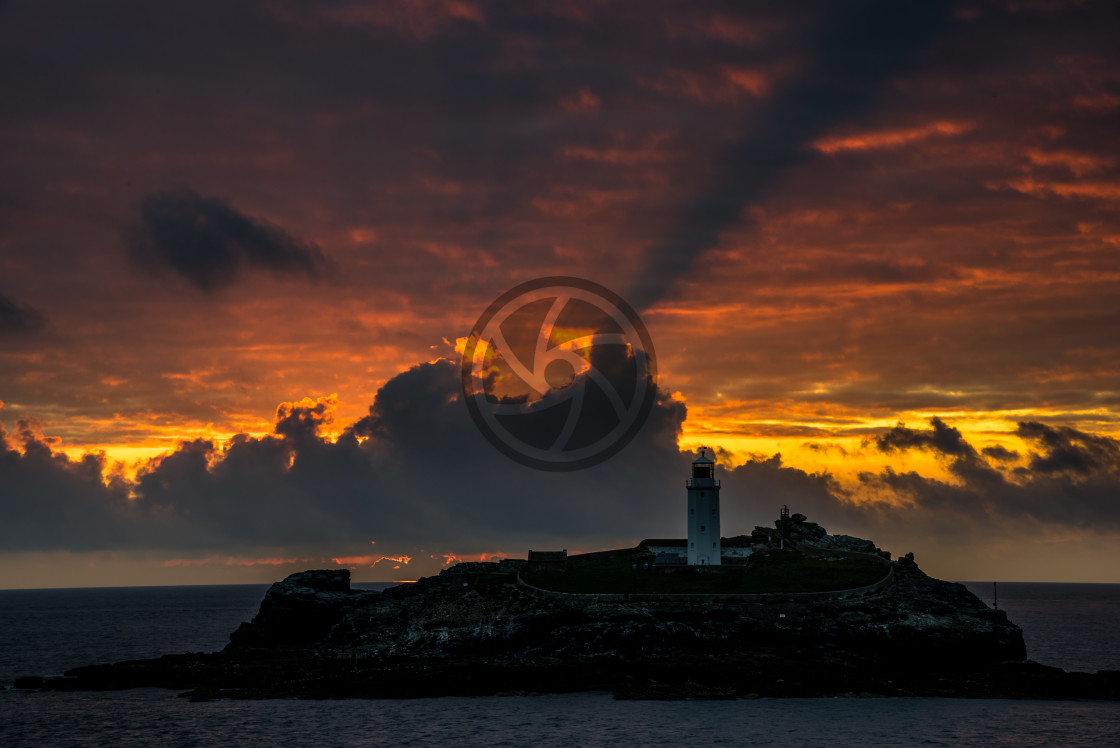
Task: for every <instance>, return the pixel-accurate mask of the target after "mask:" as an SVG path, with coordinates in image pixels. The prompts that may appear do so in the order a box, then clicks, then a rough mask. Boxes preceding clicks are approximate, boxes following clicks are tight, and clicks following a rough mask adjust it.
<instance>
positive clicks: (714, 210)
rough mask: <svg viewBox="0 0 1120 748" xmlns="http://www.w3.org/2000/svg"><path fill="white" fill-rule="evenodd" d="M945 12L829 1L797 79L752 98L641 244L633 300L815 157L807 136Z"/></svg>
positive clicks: (815, 134)
mask: <svg viewBox="0 0 1120 748" xmlns="http://www.w3.org/2000/svg"><path fill="white" fill-rule="evenodd" d="M950 20H951V8H950V7H949V6H948V5H945V4H943V3H932V2H918V3H897V2H891V1H890V0H872V1H870V2H867V1H864V2H857V3H831V4H827V7H826V8H825V12H824V13H823V14H822V15H821V16H820V17H818V18H817V19H816V27H815V29H814V30H813V32H812V33H810V34H809V35H808V36H807V37H806V38H804V39H802V41H803V43H804V44H805V47H804V50H803V51H804V54H805V56H804V58H803V60H802V63H801V66H800V69H799V71H798V74H797V76H796V77H795V79H794V80H792V81H790V82H785V83H782V84H779V85H778V90H777V91H776V92H775V93H774V94H773V95H772V96H771V97H769V98H767V99H764V100H763V101H761V102H760V106H759V110H758V111H756V112H752V116H751V118H750V119H749V120H748V121H747V122H745V123H744V124H743V126H742V129H743V132H742V134H741V135H740V136H739V137H738V138H737V139H736V140H735V141H734V142H733V143H732V144H731V145H730V147H729V148H728V149H727V150H726V151H725V152H724V153H723V154H722V155H721V157H720V158H719V160H718V166H716V174H717V175H716V178H715V179H714V181H713V183H712V184H711V185H709V187H708V188H707V189H705V190H703V191H701V192H700V193H699V194H696V195H693V196H691V197H690V198H689V199H688V200H687V203H686V207H685V208H684V211H683V216H682V217H681V218H680V222H679V224H678V225H677V226H676V227H674V228H673V229H672V230H671V231H670V234H669V237H668V238H667V239H665V241H664V242H661V243H659V244H656V245H654V246H653V247H651V248H650V249H649V251H648V253H647V254H648V261H647V265H646V267H645V270H644V276H643V280H642V281H640V283H639V285H637V286H636V287H635V288H633V289H632V290H631V295H632V298H633V299H634V300H635V303H636V305H637V306H638V307H639V308H646V307H649V306H650V305H652V304H654V303H655V302H657V301H659V300H660V299H661V298H662V297H663V296H665V294H666V293H668V292H669V290H670V288H671V287H672V285H673V283H674V282H675V281H676V280H678V279H680V278H682V277H685V276H687V274H688V271H689V269H690V267H691V265H692V264H693V262H694V261H695V260H696V259H697V258H698V257H699V256H700V255H701V254H702V253H703V252H705V251H706V250H709V249H711V248H713V247H714V246H715V245H716V243H717V242H718V241H719V239H720V236H721V234H722V233H723V231H724V230H725V229H726V228H727V227H728V226H729V225H731V224H732V223H733V222H736V221H738V220H740V219H741V217H742V213H743V211H744V210H745V209H747V208H749V207H750V206H751V205H752V204H755V203H757V202H759V201H761V200H763V199H764V198H765V197H766V196H767V195H768V194H769V192H770V190H771V189H772V188H773V187H774V185H775V183H776V181H777V180H778V178H779V177H780V176H781V174H782V172H783V171H784V170H785V169H787V168H789V167H791V166H794V165H795V164H798V163H801V162H803V161H805V160H806V159H807V158H810V157H811V156H812V155H813V152H812V148H811V147H810V145H811V143H812V141H813V140H815V139H816V138H819V137H820V136H821V135H823V134H824V133H827V132H829V131H830V130H833V129H835V128H837V127H841V126H843V125H845V124H846V123H847V122H848V121H849V120H851V119H852V118H854V117H855V116H857V115H859V114H860V113H862V112H864V111H865V110H866V109H867V108H868V107H869V106H870V105H871V104H872V102H873V100H874V96H875V94H877V93H879V89H880V87H881V86H882V85H883V84H884V83H885V82H886V81H888V80H889V79H890V77H891V76H893V75H898V74H900V73H902V72H903V71H904V70H906V68H907V67H908V65H909V64H910V63H911V62H912V61H913V60H914V57H915V55H916V54H917V53H918V52H919V51H920V50H921V47H922V46H923V44H924V43H925V42H927V41H928V40H929V39H931V38H933V37H934V36H936V35H937V34H939V33H941V32H943V31H944V30H945V29H946V28H947V27H948V25H949V21H950Z"/></svg>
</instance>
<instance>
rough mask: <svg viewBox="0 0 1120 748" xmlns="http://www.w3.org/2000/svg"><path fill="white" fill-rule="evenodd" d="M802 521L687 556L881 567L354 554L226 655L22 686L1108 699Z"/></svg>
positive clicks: (953, 602) (964, 605)
mask: <svg viewBox="0 0 1120 748" xmlns="http://www.w3.org/2000/svg"><path fill="white" fill-rule="evenodd" d="M795 520H796V521H794V522H793V523H792V524H793V525H796V527H794V526H791V524H790V521H789V520H785V522H786V524H785V525H782V524H781V522H782V521H779V523H777V524H778V527H777V530H778V531H782V538H781V545H783V546H786V545H787V543H788V546H787V550H784V551H778V550H776V549H775V548H773V547H768V545H767V543H768V541H772V540H773V539H774V538H773V535H774V533H775V531H774V530H771V529H769V528H756V530H755V533H754V539H755V540H756V541H757V544H756V547H757V550H756V553H757V554H758V555H757V556H756V557H755V559H754V560H753V561H752V562H751V563H747V564H744V565H743V566H742V567H741V568H727V567H725V568H723V569H718V567H717V568H716V569H715V570H695V569H694V570H691V572H692V573H696V574H701V573H707V574H709V575H711V574H718V575H720V576H722V577H724V578H725V579H732V578H733V575H739V578H741V579H743V580H748V579H750V577H751V575H752V573H753V572H752V567H756V566H758V568H762V567H761V566H760V565H759V564H760V562H761V559H762V558H764V557H765V556H766V554H767V553H770V554H774V553H778V554H783V553H784V554H792V555H789V556H788V558H789V559H791V560H793V561H797V562H799V563H800V562H801V561H803V560H804V559H806V558H810V559H813V560H814V562H816V563H819V564H825V565H827V564H828V563H842V562H851V561H854V560H857V559H856V557H857V556H858V557H861V559H860V560H862V561H863V562H864V563H865V564H866V563H867V561H868V559H872V558H874V559H878V561H877V563H878V564H879V567H878V568H879V569H880V571H879V573H878V574H877V577H878V579H877V581H874V582H873V583H871V584H864V585H862V586H860V587H858V588H847V589H834V590H827V591H821V590H816V591H808V592H805V591H801V592H797V591H791V592H781V591H778V592H773V591H771V592H763V593H757V592H712V593H701V594H680V593H675V592H669V593H664V592H656V591H654V592H650V591H649V586H648V584H647V586H646V588H645V589H646V591H644V592H627V591H625V590H624V589H621V588H620V589H619V590H617V591H616V592H611V593H605V592H589V593H578V592H575V593H573V592H561V591H556V590H552V589H545V588H543V587H538V586H536V585H535V584H533V583H532V582H533V581H534V580H540V579H547V578H548V577H547V576H541V575H540V574H534V573H533V572H532V569H531V568H527V565H526V563H525V562H524V561H522V562H517V563H460V564H458V565H456V566H453V567H450V568H448V569H445V570H443V572H442V573H440V574H439V575H438V576H434V577H427V578H424V579H420V580H419V581H417V582H415V583H412V584H403V585H399V586H396V587H391V588H389V589H386V590H384V591H381V592H376V591H357V590H353V589H351V587H350V572H349V571H348V570H312V571H305V572H301V573H298V574H293V575H291V576H289V577H288V578H287V579H285V580H283V581H281V582H277V583H276V584H274V585H272V587H271V589H269V591H268V592H267V594H266V595H265V598H264V601H263V602H262V603H261V607H260V610H259V612H258V613H257V615H256V616H255V617H254V618H253V620H252V621H250V622H248V623H243V624H242V625H241V627H240V628H238V629H237V630H236V631H234V632H233V633H232V635H231V637H230V642H229V644H228V646H227V647H226V648H225V649H224V650H223V651H221V652H215V653H206V654H203V653H198V654H181V655H166V656H164V657H161V658H158V659H153V660H138V661H130V662H121V663H116V664H112V665H94V666H88V667H80V668H76V669H74V670H71V671H69V672H67V673H66V675H65V677H62V678H55V679H51V680H48V681H46V682H45V683H42V684H38V683H36V684H34V685H37V686H39V685H41V687H42V688H45V689H49V690H102V689H121V688H132V687H140V686H156V687H163V688H172V689H178V690H181V691H184V692H185V693H184V695H185V696H189V697H190V698H192V699H196V700H203V699H211V698H280V697H297V698H346V697H365V698H379V697H385V698H400V697H420V696H445V695H491V694H513V693H549V692H551V693H556V692H572V691H609V692H613V693H614V695H615V697H616V698H645V699H649V698H709V699H710V698H726V699H733V698H755V697H759V696H767V697H782V696H790V697H792V696H801V697H803V696H852V695H861V696H862V695H874V696H948V697H989V698H1046V699H1053V698H1092V699H1117V698H1120V672H1115V671H1102V672H1098V673H1095V674H1089V673H1067V672H1065V671H1063V670H1061V669H1059V668H1053V667H1046V666H1043V665H1039V664H1037V663H1034V662H1031V661H1029V660H1027V652H1026V649H1025V646H1024V643H1023V636H1022V631H1021V630H1020V628H1019V627H1018V626H1016V625H1015V624H1014V623H1012V622H1010V621H1009V620H1008V619H1007V616H1006V615H1005V614H1004V612H1003V611H1001V610H993V609H991V608H989V607H988V606H987V605H985V604H984V603H983V602H982V601H981V600H980V599H979V598H977V597H976V596H975V595H973V594H972V593H970V592H969V591H968V590H967V589H966V588H965V587H964V586H963V585H960V584H955V583H950V582H944V581H940V580H937V579H933V578H931V577H929V576H927V575H926V574H925V573H923V572H922V571H921V569H919V568H918V565H917V563H915V561H914V558H913V556H912V555H909V554H908V555H907V556H904V557H903V558H900V559H898V560H893V561H892V560H890V559H889V554H886V553H885V552H883V551H880V550H879V549H878V548H876V547H875V546H874V544H873V543H870V542H869V541H863V540H860V539H858V538H846V536H830V535H828V534H827V533H825V532H824V531H823V529H822V528H819V526H817V525H815V524H813V523H808V522H805V521H804V518H803V517H799V516H795ZM789 546H792V547H793V549H794V550H789V549H788V547H789ZM856 549H858V550H856ZM612 554H613V555H612ZM587 556H588V557H584V558H581V557H580V556H572V557H569V559H568V561H567V564H568V569H569V570H574V569H577V568H578V566H579V564H580V563H590V562H591V561H597V562H600V563H601V562H602V559H603V558H608V559H612V558H613V559H616V560H617V559H619V558H621V559H622V561H621V562H617V563H616V564H615V565H616V566H617V567H620V568H623V569H624V572H623V574H625V573H630V574H633V575H641V574H646V575H652V574H658V573H662V572H661V571H660V570H655V569H652V568H650V566H649V563H648V561H646V560H643V559H650V558H652V555H650V554H649V549H648V548H647V547H643V546H642V545H639V546H638V547H637V548H635V549H624V550H620V551H615V552H610V553H606V554H602V553H601V554H587ZM778 558H787V556H781V555H779V556H778ZM631 562H632V563H631ZM587 568H591V567H587ZM678 571H680V570H678ZM686 571H688V570H686ZM573 578H574V577H573ZM666 578H668V576H666ZM865 581H866V580H865ZM678 582H679V579H678ZM28 685H31V684H28Z"/></svg>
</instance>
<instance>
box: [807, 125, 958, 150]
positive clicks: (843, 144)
mask: <svg viewBox="0 0 1120 748" xmlns="http://www.w3.org/2000/svg"><path fill="white" fill-rule="evenodd" d="M974 127H975V125H974V124H972V123H971V122H953V121H941V122H934V123H933V124H929V125H923V126H922V127H912V128H910V129H906V130H880V131H878V132H868V133H862V134H859V135H849V136H845V137H834V138H824V139H822V140H818V141H817V142H815V143H813V147H814V148H816V149H817V150H818V151H821V152H822V153H838V152H840V151H867V150H873V149H879V148H898V147H899V146H903V145H907V144H909V143H913V142H915V141H919V140H925V139H927V138H931V137H934V136H938V135H961V134H962V133H966V132H969V131H970V130H972V129H973V128H974Z"/></svg>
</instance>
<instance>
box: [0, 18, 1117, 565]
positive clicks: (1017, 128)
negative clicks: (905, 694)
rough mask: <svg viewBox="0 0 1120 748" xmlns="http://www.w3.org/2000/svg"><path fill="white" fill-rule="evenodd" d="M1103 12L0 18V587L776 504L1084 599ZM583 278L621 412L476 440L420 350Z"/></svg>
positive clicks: (660, 526) (427, 551) (1105, 64)
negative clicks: (622, 425) (594, 303)
mask: <svg viewBox="0 0 1120 748" xmlns="http://www.w3.org/2000/svg"><path fill="white" fill-rule="evenodd" d="M1117 39H1120V13H1117V12H1116V8H1115V6H1114V4H1112V3H1103V2H1102V3H1093V2H1087V3H1077V2H1048V1H1046V0H1038V1H1037V2H1035V1H1031V0H1026V1H1024V2H960V3H923V2H895V1H893V0H892V1H887V0H879V1H873V2H868V1H863V2H835V1H834V0H822V1H821V2H814V3H808V2H804V3H770V2H753V3H752V2H746V3H744V2H699V3H679V2H656V1H651V0H643V1H642V2H631V3H627V2H622V3H614V2H612V3H608V2H564V1H563V0H548V1H547V2H526V1H525V0H517V1H516V2H470V1H468V0H408V1H401V2H392V3H390V2H353V1H349V0H329V1H324V2H310V1H308V2H295V1H287V0H278V1H277V0H268V1H266V0H236V1H233V2H229V1H225V0H223V1H222V2H189V3H188V2H157V3H152V2H141V1H140V0H131V1H124V2H114V1H112V0H107V1H106V2H98V3H89V2H79V1H78V0H70V1H66V0H60V1H59V2H43V1H40V0H36V1H30V0H27V1H23V0H11V1H9V2H4V3H0V102H3V103H2V105H0V424H2V430H0V587H66V586H86V585H129V584H198V583H226V582H271V581H274V580H276V579H279V578H282V577H283V576H284V575H285V574H287V573H290V572H292V571H299V570H302V569H305V568H339V567H343V566H345V567H349V568H352V569H353V570H354V578H355V579H356V580H362V581H365V580H370V581H372V580H393V579H415V578H417V577H418V576H423V575H426V574H431V573H435V572H436V571H438V569H439V568H441V567H443V566H444V565H445V564H447V563H450V562H453V561H454V560H455V559H462V560H478V559H480V558H488V557H491V556H494V555H498V556H501V555H512V556H521V557H524V554H525V551H526V550H527V549H528V548H538V549H546V548H547V549H551V548H567V549H568V551H569V552H573V553H574V552H578V551H591V550H599V549H602V548H609V547H618V546H622V545H633V544H634V543H635V542H636V541H638V540H640V539H641V538H643V537H680V536H683V535H684V532H685V516H684V505H685V504H684V502H685V489H684V479H685V478H686V477H687V465H688V462H689V461H690V460H691V459H692V456H693V454H694V450H695V449H696V448H697V447H698V446H700V445H707V446H710V447H713V448H715V449H717V450H718V453H719V456H720V468H719V475H718V476H717V477H720V478H721V479H722V480H723V486H724V487H723V492H722V493H723V535H724V536H730V535H736V534H740V533H749V532H750V530H751V528H752V527H753V526H754V525H764V524H771V523H772V522H773V521H774V520H775V519H776V518H777V516H778V513H779V510H780V508H781V506H782V505H783V504H788V505H789V507H790V510H791V511H793V512H801V513H804V514H806V515H808V517H809V519H810V520H815V521H819V522H821V523H822V524H823V525H824V526H825V527H826V528H827V529H828V530H830V531H832V532H837V533H847V534H852V535H858V536H862V537H869V538H872V539H874V540H875V541H876V542H877V543H878V544H879V545H880V546H881V547H883V548H885V549H887V550H890V551H892V552H894V553H895V554H896V555H901V554H903V553H905V552H907V551H913V552H914V553H915V555H916V557H917V560H918V563H919V564H920V565H921V566H922V568H923V569H925V570H926V571H927V572H929V573H931V574H933V575H935V576H940V577H942V578H947V579H957V580H988V579H998V580H1031V581H1106V582H1120V441H1118V439H1120V47H1118V45H1117ZM551 275H564V276H575V277H579V278H585V279H588V280H591V281H594V282H596V283H599V284H602V285H603V286H606V287H607V288H610V289H611V290H613V291H615V292H616V293H618V294H619V295H621V296H622V297H623V298H625V299H626V300H628V301H629V302H630V304H632V305H633V306H634V307H635V309H637V311H638V312H639V313H640V315H641V317H642V319H643V320H644V322H645V324H646V326H647V327H648V329H649V333H650V335H651V337H652V340H653V342H654V345H655V346H656V352H657V368H658V373H659V396H658V401H657V403H656V404H655V405H654V407H653V411H652V413H651V416H650V419H649V421H648V423H647V424H646V427H645V428H644V429H643V430H642V431H641V433H640V434H639V435H638V437H637V438H636V439H635V440H634V442H633V443H631V444H630V445H629V446H628V447H627V448H626V449H624V450H623V451H622V452H620V453H619V454H618V455H616V456H615V457H613V458H612V459H610V460H608V461H606V462H604V463H602V464H600V465H598V466H596V467H593V468H591V469H587V470H581V471H576V472H570V473H549V472H542V471H537V470H533V469H531V468H528V467H524V466H522V465H519V464H517V463H516V462H513V461H512V460H510V459H508V458H507V457H505V456H504V455H502V454H500V453H498V452H497V451H496V450H495V449H494V448H493V447H492V446H491V445H490V444H489V443H488V442H487V441H486V440H485V439H484V438H483V436H482V435H481V434H480V433H479V432H478V430H477V429H476V428H475V427H474V424H473V423H472V422H471V420H470V417H469V415H468V413H467V409H466V407H465V405H464V403H463V402H462V396H461V393H460V389H459V388H460V380H459V356H458V353H457V348H458V350H460V351H461V350H462V346H463V339H464V337H465V336H466V335H467V334H468V332H469V331H470V329H471V327H472V325H474V323H475V321H476V320H477V319H478V317H479V315H480V314H481V313H482V312H483V310H484V309H485V308H486V307H487V305H488V304H490V302H491V301H492V300H493V299H495V298H496V297H497V296H499V295H500V294H501V293H503V292H505V291H506V290H508V289H510V288H511V287H513V286H515V285H517V284H518V283H521V282H524V281H528V280H531V279H534V278H537V277H541V276H551Z"/></svg>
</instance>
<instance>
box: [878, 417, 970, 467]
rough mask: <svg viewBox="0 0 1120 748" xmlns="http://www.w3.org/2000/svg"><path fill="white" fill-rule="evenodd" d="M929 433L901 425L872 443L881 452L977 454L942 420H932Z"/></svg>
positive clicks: (963, 455) (955, 430) (958, 455)
mask: <svg viewBox="0 0 1120 748" xmlns="http://www.w3.org/2000/svg"><path fill="white" fill-rule="evenodd" d="M929 423H930V426H931V427H932V428H931V429H930V430H929V431H921V430H916V429H910V428H907V427H906V424H904V423H899V424H898V425H897V426H895V427H894V428H892V429H891V430H890V431H888V432H887V433H885V434H882V435H880V436H877V437H875V438H874V439H873V440H871V441H872V443H873V444H874V445H875V447H876V449H878V450H879V451H881V452H892V451H895V450H906V449H929V450H933V451H935V452H940V453H941V454H945V455H950V456H954V457H966V456H972V455H975V454H976V450H975V449H973V448H972V445H971V444H969V443H968V442H967V441H965V439H964V437H963V436H962V435H961V432H960V431H959V430H958V429H956V428H953V427H952V426H949V425H947V424H946V423H945V422H944V421H942V420H941V419H940V418H932V419H930V422H929Z"/></svg>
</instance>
